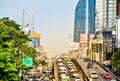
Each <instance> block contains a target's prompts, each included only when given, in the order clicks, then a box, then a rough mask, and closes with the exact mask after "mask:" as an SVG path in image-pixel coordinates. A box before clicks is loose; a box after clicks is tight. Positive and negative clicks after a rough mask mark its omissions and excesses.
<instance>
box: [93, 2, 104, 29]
mask: <svg viewBox="0 0 120 81" xmlns="http://www.w3.org/2000/svg"><path fill="white" fill-rule="evenodd" d="M104 1H105V0H96V23H95V27H96V31H98V30H100V29H101V28H103V24H104V15H103V14H104V13H103V12H105V11H104V4H103V3H104Z"/></svg>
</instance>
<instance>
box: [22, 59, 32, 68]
mask: <svg viewBox="0 0 120 81" xmlns="http://www.w3.org/2000/svg"><path fill="white" fill-rule="evenodd" d="M32 62H33V59H32V58H23V59H22V63H23V64H25V65H26V66H29V67H32Z"/></svg>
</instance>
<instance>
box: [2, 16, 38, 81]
mask: <svg viewBox="0 0 120 81" xmlns="http://www.w3.org/2000/svg"><path fill="white" fill-rule="evenodd" d="M19 26H20V25H18V24H17V23H16V22H15V21H13V20H9V18H8V17H6V18H2V19H0V79H1V80H3V81H18V72H19V71H20V70H22V69H25V68H27V67H26V66H25V65H23V64H22V58H23V57H33V58H35V56H36V54H35V49H33V48H32V47H29V46H28V45H27V42H28V41H30V39H29V38H28V36H27V35H25V34H24V33H23V32H22V31H20V29H19ZM30 49H32V51H31V52H30Z"/></svg>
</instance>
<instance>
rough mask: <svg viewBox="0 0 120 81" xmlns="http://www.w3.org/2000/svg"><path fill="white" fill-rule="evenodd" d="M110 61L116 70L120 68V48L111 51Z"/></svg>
mask: <svg viewBox="0 0 120 81" xmlns="http://www.w3.org/2000/svg"><path fill="white" fill-rule="evenodd" d="M111 63H112V65H113V66H114V68H115V69H116V70H120V49H118V50H116V51H115V52H114V53H113V55H112V57H111Z"/></svg>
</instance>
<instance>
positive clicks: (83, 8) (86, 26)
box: [74, 0, 96, 42]
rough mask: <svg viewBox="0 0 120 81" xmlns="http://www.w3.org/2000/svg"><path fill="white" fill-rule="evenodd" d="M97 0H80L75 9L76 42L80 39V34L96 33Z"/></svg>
mask: <svg viewBox="0 0 120 81" xmlns="http://www.w3.org/2000/svg"><path fill="white" fill-rule="evenodd" d="M95 1H96V0H79V2H78V4H77V7H76V9H75V21H74V42H79V41H80V34H94V32H95V3H96V2H95Z"/></svg>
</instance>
